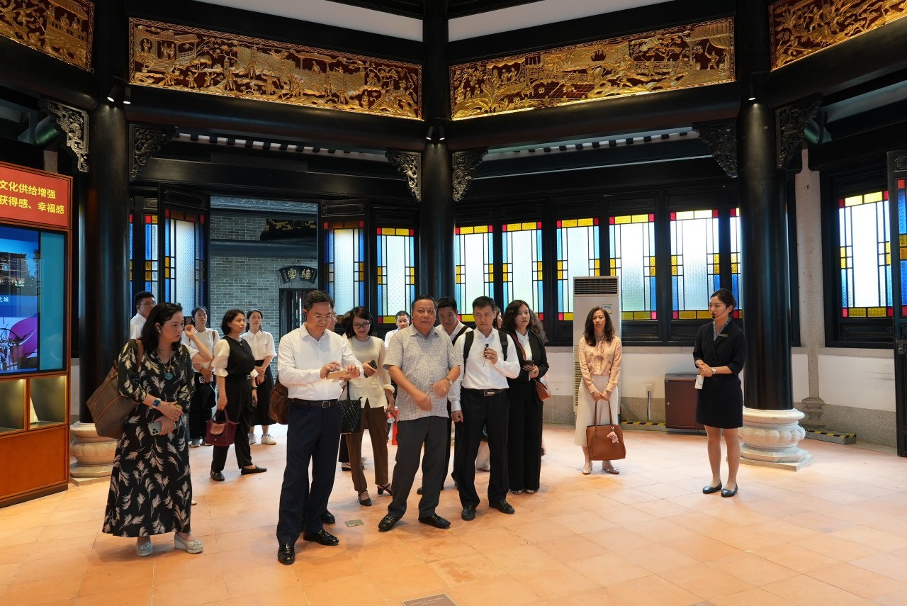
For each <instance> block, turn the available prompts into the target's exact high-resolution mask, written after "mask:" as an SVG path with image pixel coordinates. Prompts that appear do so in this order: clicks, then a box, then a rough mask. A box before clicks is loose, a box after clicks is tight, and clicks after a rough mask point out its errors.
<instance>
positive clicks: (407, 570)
mask: <svg viewBox="0 0 908 606" xmlns="http://www.w3.org/2000/svg"><path fill="white" fill-rule="evenodd" d="M304 574H305V572H304ZM360 578H361V577H351V578H350V579H349V581H350V582H351V583H358V582H359V580H360ZM367 578H368V579H369V580H371V581H372V584H373V585H375V587H377V588H378V590H379V591H380V592H381V593H382V595H383V596H384V597H385V598H387V599H388V600H389V601H391V602H392V603H399V602H402V601H404V600H412V599H415V598H419V597H423V596H429V595H437V594H439V593H444V592H445V591H447V590H448V588H449V586H448V583H447V582H446V581H445V580H444V579H442V578H441V577H440V576H439V575H438V573H437V572H436V571H435V570H433V568H432V567H431V565H429V564H416V565H414V566H397V565H391V566H389V567H388V568H387V569H385V570H380V571H379V570H376V571H373V572H370V573H369V574H368V575H367Z"/></svg>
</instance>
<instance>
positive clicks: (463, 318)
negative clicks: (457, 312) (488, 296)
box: [460, 314, 474, 322]
mask: <svg viewBox="0 0 908 606" xmlns="http://www.w3.org/2000/svg"><path fill="white" fill-rule="evenodd" d="M460 321H461V322H473V321H474V318H473V314H461V316H460Z"/></svg>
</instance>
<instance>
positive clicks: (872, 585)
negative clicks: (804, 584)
mask: <svg viewBox="0 0 908 606" xmlns="http://www.w3.org/2000/svg"><path fill="white" fill-rule="evenodd" d="M807 575H808V576H810V577H813V578H815V579H817V580H819V581H822V582H824V583H826V584H828V585H832V586H834V587H838V588H839V589H844V590H845V591H849V592H851V593H855V594H857V595H859V596H861V597H864V598H867V599H868V600H875V599H876V598H879V597H882V596H885V595H891V594H894V593H897V592H898V591H900V590H902V589H904V587H905V585H904V583H899V582H898V581H896V580H893V579H890V578H889V577H887V576H883V575H881V574H877V573H876V572H872V571H870V570H865V569H863V568H858V567H857V566H852V565H851V564H836V565H835V566H830V567H829V568H821V569H819V570H814V571H812V572H809V573H807Z"/></svg>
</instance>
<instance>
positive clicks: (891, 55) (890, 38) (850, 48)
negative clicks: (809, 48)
mask: <svg viewBox="0 0 908 606" xmlns="http://www.w3.org/2000/svg"><path fill="white" fill-rule="evenodd" d="M906 46H908V35H906V29H905V21H904V20H902V19H899V20H898V21H894V22H892V23H888V24H886V25H884V26H883V27H880V28H878V29H875V30H873V31H870V32H867V33H866V34H862V35H860V36H858V37H857V38H853V39H851V40H848V41H846V42H842V43H840V44H838V45H836V46H833V47H832V48H827V49H825V50H822V51H820V52H818V53H814V54H813V55H810V56H809V57H805V58H804V59H801V60H800V61H795V62H794V63H791V64H789V65H786V66H784V67H781V68H779V69H777V70H775V71H773V72H770V74H769V75H768V76H767V78H766V84H765V90H766V97H767V100H768V102H769V103H770V104H772V105H773V106H774V107H780V106H782V105H787V104H789V103H791V102H793V101H797V100H798V99H803V98H805V97H809V96H811V95H813V94H815V93H820V94H821V95H824V96H825V95H829V94H832V93H835V92H838V91H840V90H843V89H846V88H850V87H853V86H857V85H860V84H862V83H864V82H868V81H870V80H873V79H875V78H880V77H882V76H886V75H887V74H891V73H893V72H898V71H900V70H901V71H904V70H905V67H906Z"/></svg>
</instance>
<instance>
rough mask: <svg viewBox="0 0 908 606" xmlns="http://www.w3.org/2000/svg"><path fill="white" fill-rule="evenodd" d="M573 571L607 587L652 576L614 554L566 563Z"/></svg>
mask: <svg viewBox="0 0 908 606" xmlns="http://www.w3.org/2000/svg"><path fill="white" fill-rule="evenodd" d="M568 566H570V567H571V568H573V569H574V570H576V571H578V572H580V573H582V574H585V575H586V576H588V577H590V578H591V579H593V580H595V581H598V582H599V583H601V584H602V585H605V586H609V585H614V584H616V583H623V582H625V581H630V580H631V579H639V578H640V577H645V576H649V575H650V574H652V573H651V572H650V571H649V570H647V569H646V568H643V567H642V566H638V565H637V564H634V563H633V562H630V561H628V560H626V559H624V558H622V557H621V556H619V555H617V554H614V553H607V554H603V555H599V556H594V557H591V558H584V559H582V560H575V561H573V562H570V563H568Z"/></svg>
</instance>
